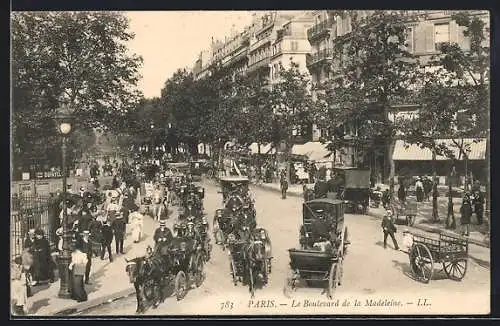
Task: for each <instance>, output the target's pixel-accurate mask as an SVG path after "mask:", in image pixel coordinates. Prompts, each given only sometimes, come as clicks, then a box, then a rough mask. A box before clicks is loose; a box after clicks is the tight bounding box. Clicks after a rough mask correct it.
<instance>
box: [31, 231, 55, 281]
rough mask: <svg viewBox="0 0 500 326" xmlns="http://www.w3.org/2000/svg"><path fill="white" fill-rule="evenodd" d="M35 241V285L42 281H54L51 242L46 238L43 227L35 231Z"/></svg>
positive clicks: (33, 272)
mask: <svg viewBox="0 0 500 326" xmlns="http://www.w3.org/2000/svg"><path fill="white" fill-rule="evenodd" d="M35 237H36V238H35V241H34V242H33V249H32V251H33V266H32V276H33V285H37V284H40V283H46V282H47V281H49V282H50V283H53V282H54V263H53V260H52V256H51V254H50V244H49V241H48V240H47V239H46V238H45V234H44V232H43V230H42V229H40V228H39V229H37V230H36V231H35Z"/></svg>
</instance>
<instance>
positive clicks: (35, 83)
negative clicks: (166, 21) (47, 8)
mask: <svg viewBox="0 0 500 326" xmlns="http://www.w3.org/2000/svg"><path fill="white" fill-rule="evenodd" d="M127 28H128V21H127V18H126V17H125V16H123V15H122V14H120V13H114V12H100V13H97V12H94V13H90V12H44V13H41V12H38V13H34V12H22V13H21V12H20V13H14V14H13V15H12V88H13V92H12V95H13V98H12V107H13V110H12V112H13V114H12V122H13V130H12V132H13V139H14V142H16V143H18V144H20V146H26V145H27V144H29V143H32V142H33V140H34V139H40V138H46V139H47V140H48V139H50V137H51V136H53V135H54V134H55V128H54V115H55V113H56V110H57V109H58V108H59V107H60V106H61V105H62V104H63V103H66V104H68V105H69V106H70V107H71V108H72V109H73V112H72V115H73V117H74V118H75V121H77V122H78V125H79V128H101V129H105V130H111V129H113V130H114V129H118V128H120V127H121V122H122V121H123V117H124V115H125V114H126V113H127V111H128V110H129V109H131V108H132V107H133V106H134V105H135V104H136V103H137V101H138V99H139V97H140V94H139V93H138V91H137V90H136V88H135V86H136V84H137V81H138V79H139V74H138V68H139V67H140V65H141V62H142V59H141V58H140V57H137V56H135V55H129V54H128V52H127V47H126V45H125V43H126V42H127V41H129V40H130V39H132V38H133V37H134V35H133V34H132V33H129V32H127Z"/></svg>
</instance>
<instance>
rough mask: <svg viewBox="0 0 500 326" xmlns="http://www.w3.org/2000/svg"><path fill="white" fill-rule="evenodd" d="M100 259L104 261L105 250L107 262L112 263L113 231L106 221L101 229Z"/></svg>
mask: <svg viewBox="0 0 500 326" xmlns="http://www.w3.org/2000/svg"><path fill="white" fill-rule="evenodd" d="M101 234H102V237H101V241H102V242H101V247H102V250H101V259H102V260H104V255H105V254H106V250H108V256H109V261H110V262H112V261H113V255H112V254H111V242H113V229H112V228H111V223H110V222H109V220H107V221H106V222H105V223H104V224H103V226H102V229H101Z"/></svg>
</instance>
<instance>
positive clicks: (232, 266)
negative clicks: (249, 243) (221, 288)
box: [229, 257, 238, 286]
mask: <svg viewBox="0 0 500 326" xmlns="http://www.w3.org/2000/svg"><path fill="white" fill-rule="evenodd" d="M229 259H230V262H229V269H230V270H231V275H232V276H233V284H234V286H236V285H238V274H237V273H236V264H235V262H234V259H233V257H230V258H229Z"/></svg>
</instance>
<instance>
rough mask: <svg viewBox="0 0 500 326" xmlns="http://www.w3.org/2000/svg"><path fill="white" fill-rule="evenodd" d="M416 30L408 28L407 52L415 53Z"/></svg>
mask: <svg viewBox="0 0 500 326" xmlns="http://www.w3.org/2000/svg"><path fill="white" fill-rule="evenodd" d="M414 39H415V38H414V29H413V27H408V29H407V30H406V41H405V42H406V50H407V51H408V52H410V53H413V48H414V47H413V44H414V42H415V41H414Z"/></svg>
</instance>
